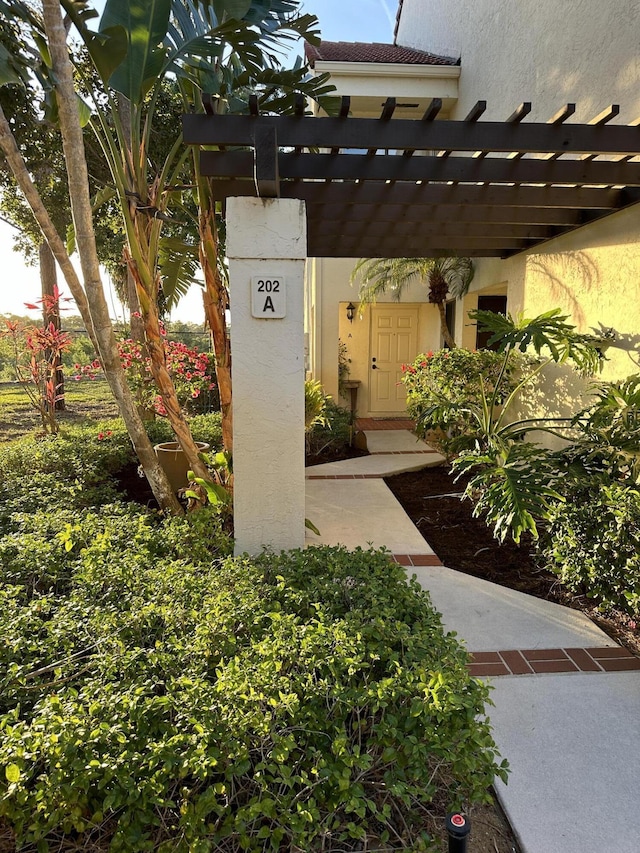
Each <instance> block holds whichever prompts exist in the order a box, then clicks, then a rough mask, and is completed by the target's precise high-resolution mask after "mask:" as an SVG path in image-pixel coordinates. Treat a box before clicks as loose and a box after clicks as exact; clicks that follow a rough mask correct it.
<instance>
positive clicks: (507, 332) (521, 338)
mask: <svg viewBox="0 0 640 853" xmlns="http://www.w3.org/2000/svg"><path fill="white" fill-rule="evenodd" d="M469 316H470V317H471V319H474V320H477V322H478V324H479V326H480V328H482V329H483V330H486V331H490V332H492V336H491V338H490V339H489V344H490V345H491V344H494V343H495V344H497V346H498V352H500V353H501V358H502V363H501V365H500V372H499V373H498V376H497V379H496V380H495V383H494V385H493V389H492V390H489V391H487V390H486V389H485V387H484V386H483V385H482V384H481V385H480V399H479V401H475V402H474V401H463V402H455V403H447V401H446V400H444V399H443V400H441V401H440V402H439V404H438V406H437V407H434V409H437V413H438V416H439V417H440V418H445V417H456V416H460V415H464V417H465V418H469V419H471V420H472V421H474V422H475V425H476V437H475V447H474V448H473V449H468V450H463V451H462V452H461V453H460V455H459V456H458V457H457V459H455V460H454V462H453V468H454V470H455V471H456V472H458V474H467V475H470V476H471V479H470V481H469V484H468V485H467V487H466V490H465V495H466V496H467V497H470V498H472V500H474V502H475V510H474V512H475V514H476V515H478V514H481V513H487V518H488V520H489V522H490V523H491V524H493V526H494V532H495V535H496V536H497V537H498V539H500V540H503V539H504V538H505V536H506V535H507V534H508V533H509V534H510V535H511V536H512V537H513V539H514V540H515V541H516V542H519V541H520V537H521V535H522V534H523V533H524V532H525V531H528V532H530V533H531V534H532V535H533V536H534V537H537V535H538V529H537V523H536V520H540V519H542V518H546V517H548V514H549V511H550V507H551V505H552V503H553V502H554V501H560V502H561V501H562V500H563V498H562V495H561V494H560V492H559V491H558V489H557V488H556V484H557V483H558V480H559V479H560V478H561V477H562V475H563V474H562V472H563V468H566V466H563V465H561V464H559V462H558V458H557V456H555V455H554V454H551V453H550V452H549V451H546V450H544V449H542V448H540V447H538V446H537V445H536V444H534V443H531V442H526V441H525V438H526V437H527V435H528V434H529V433H531V432H533V431H542V432H546V433H547V434H550V435H554V436H559V437H561V438H565V439H566V438H570V437H571V436H572V435H573V432H572V430H573V427H574V424H573V420H572V419H571V418H555V417H540V418H519V419H516V420H509V418H510V416H511V410H512V407H513V406H514V404H515V403H516V401H517V400H518V399H519V398H520V397H521V396H522V394H523V393H524V391H525V390H526V389H528V388H530V387H531V385H532V384H533V382H535V380H536V377H537V376H538V375H539V374H540V373H541V372H542V370H544V368H545V367H547V366H548V365H549V364H551V363H552V362H555V363H561V362H570V363H572V364H573V365H574V366H575V367H576V369H578V370H580V371H581V372H583V373H585V372H595V371H596V370H599V369H600V368H601V365H602V356H601V354H600V352H599V350H598V349H597V347H596V346H595V345H594V342H593V338H592V336H590V335H583V334H579V333H577V332H576V331H575V327H574V326H572V325H571V324H570V323H568V322H567V320H568V317H567V316H565V315H562V314H561V313H560V311H559V309H554V310H552V311H547V312H546V313H544V314H540V315H539V316H537V317H534V318H531V319H527V318H524V317H520V318H518V319H514V318H513V317H512V316H511V315H508V316H506V317H505V316H503V315H501V314H495V313H493V312H492V311H475V312H470V314H469ZM530 347H531V348H532V349H533V350H534V352H535V354H536V356H538V361H537V363H536V364H535V365H532V366H531V367H530V368H529V369H525V370H523V371H522V374H521V375H520V376H519V377H518V381H517V382H516V383H515V385H514V387H512V388H511V390H509V391H508V390H507V377H508V367H509V358H510V355H511V353H512V351H514V350H519V351H520V352H523V353H524V352H526V351H527V350H528V349H529V348H530ZM543 353H544V355H543ZM432 416H433V413H432Z"/></svg>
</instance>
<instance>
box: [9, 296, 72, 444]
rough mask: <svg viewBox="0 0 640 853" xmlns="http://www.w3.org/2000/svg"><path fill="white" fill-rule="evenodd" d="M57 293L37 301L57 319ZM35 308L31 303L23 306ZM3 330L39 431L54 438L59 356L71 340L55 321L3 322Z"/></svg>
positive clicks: (56, 425)
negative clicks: (34, 411)
mask: <svg viewBox="0 0 640 853" xmlns="http://www.w3.org/2000/svg"><path fill="white" fill-rule="evenodd" d="M58 299H59V294H57V293H56V294H54V295H53V296H50V297H44V298H43V299H40V300H38V302H39V303H41V304H44V303H46V304H45V310H46V313H47V314H48V315H49V316H56V312H57V310H58V307H57V305H58ZM26 307H27V308H29V309H30V310H32V309H38V307H39V306H38V305H34V304H32V303H29V304H27V306H26ZM5 327H6V328H5V329H4V330H3V331H2V332H0V334H1V335H2V336H3V337H6V338H8V339H9V340H10V341H11V345H12V351H13V368H14V371H15V376H16V381H17V382H18V383H19V384H20V386H21V388H22V389H23V390H24V392H25V394H26V395H27V397H28V398H29V401H30V402H31V404H32V406H33V408H34V409H35V410H36V411H37V412H38V414H39V415H40V420H41V423H42V429H43V430H44V432H46V433H51V434H52V435H55V434H56V433H57V432H58V420H57V417H56V403H57V402H58V401H59V400H60V399H62V387H63V386H62V380H61V376H60V364H61V358H62V353H63V352H64V351H65V350H67V349H69V347H70V346H71V338H70V337H69V335H68V334H67V333H66V332H63V331H62V330H61V329H59V328H57V327H56V323H55V322H54V320H51V321H49V322H48V323H44V324H43V325H42V326H35V325H27V326H22V325H21V324H20V323H18V322H15V321H12V320H5Z"/></svg>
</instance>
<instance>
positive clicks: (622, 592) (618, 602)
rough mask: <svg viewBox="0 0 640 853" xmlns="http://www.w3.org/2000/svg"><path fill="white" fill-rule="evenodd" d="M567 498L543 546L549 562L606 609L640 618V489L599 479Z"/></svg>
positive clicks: (569, 584) (572, 491) (554, 515)
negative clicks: (611, 608) (612, 608)
mask: <svg viewBox="0 0 640 853" xmlns="http://www.w3.org/2000/svg"><path fill="white" fill-rule="evenodd" d="M566 497H567V500H566V503H564V504H559V505H557V506H556V507H555V508H554V511H553V513H552V517H551V520H550V523H549V526H548V528H547V529H546V531H545V535H544V538H543V539H542V541H541V544H540V551H541V556H542V560H543V561H544V563H545V565H546V566H547V567H548V568H549V569H551V571H553V572H555V573H556V574H557V575H558V577H559V578H560V580H561V581H562V583H564V584H566V586H567V587H568V588H569V589H570V590H572V591H573V592H576V593H579V594H581V595H587V596H588V597H589V598H593V599H594V600H595V601H596V603H597V604H598V605H599V606H600V608H601V609H603V610H606V609H607V608H608V607H616V608H619V609H621V610H623V611H625V612H626V613H628V614H629V615H630V616H632V617H634V618H640V489H638V487H636V486H631V485H628V484H624V483H622V482H612V483H608V484H607V483H605V482H602V483H599V482H598V481H597V479H595V478H594V482H593V484H592V485H591V487H590V488H585V487H584V486H582V487H580V486H578V487H574V488H573V489H569V490H568V494H567V496H566Z"/></svg>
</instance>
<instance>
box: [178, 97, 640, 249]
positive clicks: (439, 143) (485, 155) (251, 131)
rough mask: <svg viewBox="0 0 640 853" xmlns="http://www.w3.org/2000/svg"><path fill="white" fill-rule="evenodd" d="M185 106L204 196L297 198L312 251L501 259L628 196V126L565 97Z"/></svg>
mask: <svg viewBox="0 0 640 853" xmlns="http://www.w3.org/2000/svg"><path fill="white" fill-rule="evenodd" d="M441 109H442V102H441V101H440V100H439V99H437V98H436V99H434V100H433V101H432V102H431V104H430V105H429V107H428V108H427V110H426V112H425V113H424V116H423V118H422V119H421V120H406V119H393V120H391V118H392V116H393V113H394V110H395V102H394V100H393V99H388V100H387V102H386V104H385V106H384V108H383V111H382V115H381V116H380V118H377V119H365V118H349V117H348V113H349V99H348V98H343V101H342V110H341V113H340V116H339V117H335V118H318V117H311V116H306V115H304V102H303V101H299V102H298V105H297V114H296V115H295V116H267V115H265V116H262V115H259V114H258V108H257V99H255V98H254V99H253V100H252V115H247V116H229V115H226V116H218V115H212V114H203V115H187V116H184V118H183V127H184V139H185V142H187V143H188V144H191V145H199V146H202V147H203V148H204V149H206V150H203V151H202V152H201V155H200V161H201V168H202V172H203V174H205V175H208V176H210V178H211V182H212V187H213V191H214V195H215V197H216V198H217V199H220V200H224V199H225V198H228V197H230V196H260V197H265V198H274V197H282V198H300V199H304V200H305V201H306V204H307V220H308V221H307V225H308V253H309V255H310V256H311V257H410V256H414V257H438V256H442V255H468V256H471V257H502V258H504V257H509V256H510V255H513V254H515V253H517V252H522V251H526V250H527V249H531V248H533V247H535V246H538V245H539V244H541V243H543V242H545V241H546V240H550V239H552V238H554V237H557V236H559V235H560V234H564V233H566V232H568V231H572V230H574V229H576V228H579V227H580V226H582V225H585V224H587V223H589V222H593V221H595V220H597V219H599V218H601V217H603V216H607V215H609V214H611V213H614V212H616V211H618V210H621V209H623V208H625V207H628V206H629V205H632V204H636V203H638V202H640V162H639V159H640V127H638V126H625V125H614V124H608V122H609V121H611V120H612V119H613V118H615V116H617V115H618V113H619V108H618V107H617V106H616V105H613V106H611V107H610V108H609V109H607V110H605V111H604V112H603V113H601V114H600V115H599V116H596V117H595V118H594V119H593V120H592V121H591V122H589V123H588V124H574V123H571V122H569V121H567V120H568V119H569V118H570V117H571V115H572V114H573V112H574V111H575V106H574V105H573V104H567V105H566V106H565V107H564V108H563V109H561V110H560V111H559V112H558V113H557V114H556V115H555V116H553V117H552V118H551V119H550V120H549V121H548V122H546V123H536V122H527V121H525V120H524V119H525V118H526V116H527V115H528V113H529V112H530V110H531V104H529V103H524V104H521V105H520V107H518V109H517V110H516V111H515V112H514V113H513V114H512V115H511V116H510V117H509V118H508V119H507V120H506V121H504V122H495V121H481V120H480V118H481V116H482V114H483V113H484V111H485V109H486V103H485V102H484V101H480V102H478V104H476V106H475V107H474V109H473V110H472V111H471V112H470V113H469V115H468V116H467V117H466V119H464V120H463V121H448V120H438V121H436V118H437V116H438V113H439V112H440V111H441Z"/></svg>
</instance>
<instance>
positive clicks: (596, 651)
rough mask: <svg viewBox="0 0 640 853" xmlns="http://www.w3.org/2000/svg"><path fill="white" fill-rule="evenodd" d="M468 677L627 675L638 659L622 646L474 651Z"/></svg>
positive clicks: (639, 663)
mask: <svg viewBox="0 0 640 853" xmlns="http://www.w3.org/2000/svg"><path fill="white" fill-rule="evenodd" d="M468 668H469V672H470V673H471V675H474V676H476V677H479V676H488V675H493V676H496V675H536V674H541V673H553V672H630V671H632V670H640V658H637V657H636V656H635V655H634V654H633V653H632V652H630V651H629V650H628V649H624V648H622V647H621V646H603V647H601V648H592V649H591V648H587V649H518V650H516V649H512V650H510V651H499V652H473V653H472V654H471V663H469V665H468Z"/></svg>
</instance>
